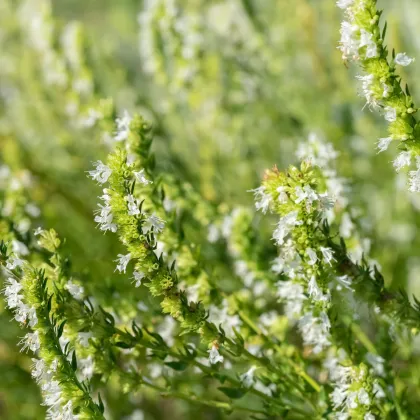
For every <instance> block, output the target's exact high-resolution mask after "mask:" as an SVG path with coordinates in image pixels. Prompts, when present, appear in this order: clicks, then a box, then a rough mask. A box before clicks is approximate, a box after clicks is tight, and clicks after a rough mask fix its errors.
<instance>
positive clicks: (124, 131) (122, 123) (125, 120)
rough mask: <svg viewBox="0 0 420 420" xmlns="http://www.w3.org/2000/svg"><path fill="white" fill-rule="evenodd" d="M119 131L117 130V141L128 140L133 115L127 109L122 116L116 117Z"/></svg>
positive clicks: (115, 137) (115, 136)
mask: <svg viewBox="0 0 420 420" xmlns="http://www.w3.org/2000/svg"><path fill="white" fill-rule="evenodd" d="M115 122H116V124H117V131H116V132H115V135H114V139H115V141H124V140H127V138H128V134H129V133H130V123H131V117H130V114H129V113H128V112H127V111H124V113H123V116H122V117H121V118H117V119H116V121H115Z"/></svg>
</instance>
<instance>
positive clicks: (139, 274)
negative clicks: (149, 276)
mask: <svg viewBox="0 0 420 420" xmlns="http://www.w3.org/2000/svg"><path fill="white" fill-rule="evenodd" d="M133 275H134V282H133V283H135V285H134V286H135V287H140V286H141V282H142V280H143V279H144V277H145V274H144V273H143V272H141V271H134V272H133Z"/></svg>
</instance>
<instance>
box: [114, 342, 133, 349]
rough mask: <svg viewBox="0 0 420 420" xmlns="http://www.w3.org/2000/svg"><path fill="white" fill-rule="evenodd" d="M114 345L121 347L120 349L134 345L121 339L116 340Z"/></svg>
mask: <svg viewBox="0 0 420 420" xmlns="http://www.w3.org/2000/svg"><path fill="white" fill-rule="evenodd" d="M115 345H116V346H117V347H121V348H122V349H131V348H132V347H134V346H133V345H132V344H128V343H124V342H123V341H118V342H117V343H115Z"/></svg>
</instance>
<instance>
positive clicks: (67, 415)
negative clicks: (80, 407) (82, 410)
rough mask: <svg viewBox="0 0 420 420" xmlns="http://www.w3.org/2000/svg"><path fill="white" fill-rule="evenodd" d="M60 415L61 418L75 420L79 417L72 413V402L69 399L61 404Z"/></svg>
mask: <svg viewBox="0 0 420 420" xmlns="http://www.w3.org/2000/svg"><path fill="white" fill-rule="evenodd" d="M61 415H62V420H77V419H78V418H79V416H78V415H74V414H73V402H72V401H71V400H70V401H69V402H68V403H67V404H66V405H64V406H63V409H62V412H61Z"/></svg>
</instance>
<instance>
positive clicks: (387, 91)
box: [382, 82, 394, 98]
mask: <svg viewBox="0 0 420 420" xmlns="http://www.w3.org/2000/svg"><path fill="white" fill-rule="evenodd" d="M382 87H383V88H384V91H383V93H382V97H383V98H388V97H389V94H390V93H392V92H394V88H393V86H390V85H388V84H387V83H384V82H382Z"/></svg>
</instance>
